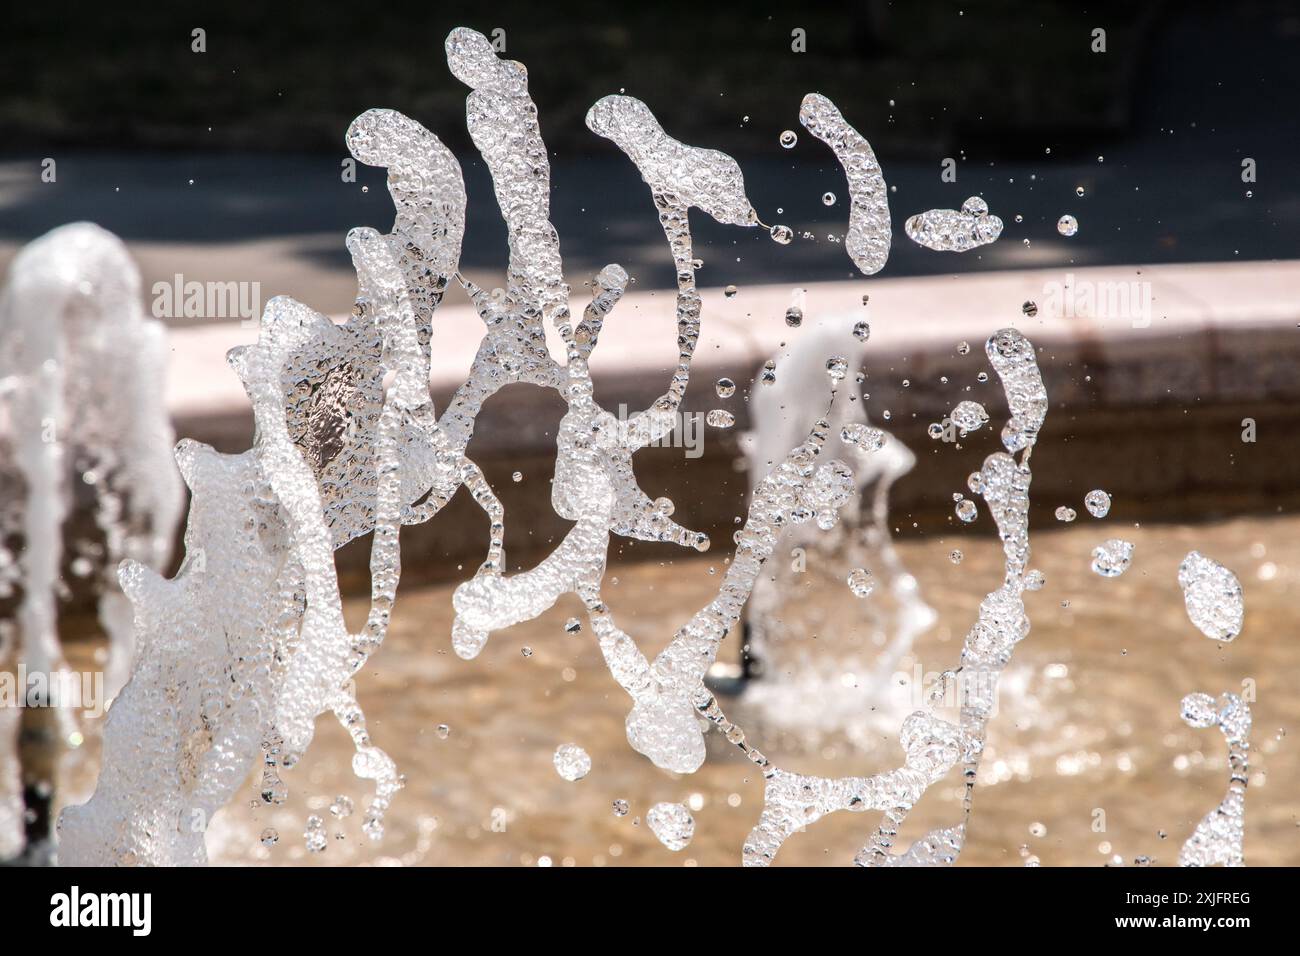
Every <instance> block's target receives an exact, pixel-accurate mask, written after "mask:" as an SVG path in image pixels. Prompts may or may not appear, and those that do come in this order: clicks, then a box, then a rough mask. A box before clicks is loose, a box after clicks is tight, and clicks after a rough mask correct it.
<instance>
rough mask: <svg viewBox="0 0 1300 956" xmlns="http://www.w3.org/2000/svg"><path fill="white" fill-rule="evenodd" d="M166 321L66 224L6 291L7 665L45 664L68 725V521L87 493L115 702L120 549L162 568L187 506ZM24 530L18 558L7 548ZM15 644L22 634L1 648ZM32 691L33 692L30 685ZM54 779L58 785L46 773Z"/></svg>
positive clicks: (10, 736) (1, 351)
mask: <svg viewBox="0 0 1300 956" xmlns="http://www.w3.org/2000/svg"><path fill="white" fill-rule="evenodd" d="M166 354H167V346H166V333H165V331H164V329H163V327H162V325H161V324H160V323H158V322H156V321H154V320H153V319H150V318H148V317H147V316H146V315H145V314H144V312H143V309H142V307H141V300H140V274H139V272H138V270H137V269H136V267H135V263H134V262H132V261H131V258H130V256H129V255H128V254H127V252H126V248H125V247H124V246H123V245H122V243H121V242H120V241H119V240H118V239H117V237H115V236H113V235H112V234H111V233H108V232H106V231H105V230H103V229H100V228H99V227H98V226H94V225H91V224H89V223H74V224H72V225H68V226H63V227H60V228H58V229H55V230H54V231H52V232H50V233H48V234H47V235H45V236H42V237H41V238H40V239H37V240H36V241H34V242H32V243H31V244H30V245H28V246H26V247H25V248H24V249H23V250H22V251H21V252H19V254H18V255H17V256H16V257H15V258H14V261H13V263H12V264H11V266H10V271H9V279H8V283H7V285H6V287H5V289H4V292H3V295H2V296H0V450H2V451H3V452H4V454H3V458H4V460H6V461H12V462H13V464H14V467H15V468H16V470H17V475H16V476H10V477H13V478H16V479H17V480H18V481H19V482H20V484H21V489H20V491H19V494H17V495H15V496H14V497H12V498H10V499H8V500H7V501H5V502H4V503H3V504H2V505H0V596H8V595H9V594H12V593H14V592H15V590H20V591H21V595H22V600H21V604H20V605H19V609H18V616H17V639H16V640H6V638H5V636H4V635H0V662H4V661H5V659H6V658H9V659H10V660H11V661H12V662H13V663H14V664H17V663H19V662H21V663H22V664H23V665H24V667H25V668H26V671H27V672H28V673H29V674H34V673H38V674H41V675H44V676H45V678H46V682H47V684H48V686H49V687H50V692H51V698H50V699H48V700H43V701H37V702H35V703H37V704H39V705H40V706H51V707H55V708H57V713H58V722H59V725H60V727H61V731H62V734H63V736H64V737H65V738H67V737H68V736H69V735H70V734H71V733H72V732H73V728H74V727H75V718H74V717H73V716H72V715H71V713H70V712H69V711H68V710H67V709H66V708H67V707H70V706H77V705H79V706H82V707H91V706H92V705H94V706H103V705H104V704H105V703H106V701H66V700H60V699H58V692H59V689H60V688H61V687H63V686H69V684H68V683H67V682H64V681H61V680H59V677H60V675H64V674H65V673H66V666H65V662H64V657H63V650H62V647H61V645H60V642H59V632H58V612H57V603H58V598H59V595H60V593H61V591H62V590H63V589H64V588H65V584H64V582H63V580H62V566H63V564H64V562H65V556H64V554H63V542H64V529H63V526H64V522H65V520H66V519H67V518H68V517H69V516H70V515H71V514H72V512H73V509H74V506H75V502H76V499H77V498H78V497H79V495H78V492H81V493H82V496H84V491H85V489H89V491H90V492H91V495H92V496H93V503H94V504H93V516H94V519H95V524H96V528H97V531H98V534H99V536H100V537H101V538H102V541H84V540H77V541H76V546H77V555H76V557H74V558H73V559H72V560H71V562H70V567H71V570H72V573H73V574H74V575H76V576H79V577H83V578H90V576H91V575H94V574H96V573H98V574H100V575H102V578H101V580H98V581H94V582H93V584H94V585H95V586H96V587H97V590H98V591H99V620H100V624H101V625H102V626H103V628H104V631H105V632H106V634H107V635H108V647H109V656H108V663H107V668H106V671H107V672H106V675H105V680H104V687H103V690H104V695H105V697H107V698H109V699H111V698H113V697H114V696H115V695H116V694H117V693H118V691H119V690H120V689H121V687H122V685H123V684H124V683H125V682H126V679H127V676H128V674H129V673H130V669H131V662H132V658H133V656H134V641H133V631H132V622H131V609H130V606H129V604H128V603H127V601H126V598H125V597H124V595H123V593H122V591H121V589H120V588H119V587H118V584H117V579H116V568H117V565H118V563H119V562H120V561H123V560H131V561H138V562H141V563H143V564H145V565H148V566H150V567H153V568H161V567H162V566H163V565H164V564H165V563H166V562H167V560H168V558H169V556H170V554H171V547H172V539H173V536H174V535H175V531H176V524H177V521H178V520H179V518H180V511H181V506H182V490H181V485H180V478H179V475H178V474H177V472H176V469H175V468H174V467H173V465H172V463H171V461H170V459H169V456H168V455H167V449H168V447H169V446H170V445H171V443H172V441H173V435H172V428H171V422H170V420H169V418H168V416H167V410H166V407H165V406H164V403H163V394H164V371H165V364H166ZM15 539H17V540H21V543H22V548H21V551H20V552H19V553H17V554H15V553H13V552H11V551H9V550H8V549H7V547H6V545H12V544H13V543H14V541H15ZM7 645H12V646H7ZM23 690H25V688H24V689H23ZM19 720H20V712H18V711H14V712H13V713H8V714H6V715H5V717H4V719H3V721H2V724H3V725H2V726H0V766H2V767H4V770H3V771H2V772H0V858H3V857H5V856H8V855H12V853H14V852H16V851H17V850H19V849H21V839H20V838H21V833H22V826H21V811H22V806H21V795H20V794H19V793H18V791H17V769H16V768H17V767H18V765H19V756H18V753H17V746H16V744H17V737H16V735H17V727H18V723H19ZM49 783H50V784H51V786H53V785H54V784H55V781H52V780H51V781H49Z"/></svg>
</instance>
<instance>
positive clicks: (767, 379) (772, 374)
mask: <svg viewBox="0 0 1300 956" xmlns="http://www.w3.org/2000/svg"><path fill="white" fill-rule="evenodd" d="M758 381H759V382H760V383H761V384H763V385H775V384H776V363H775V362H773V361H772V360H771V359H768V360H767V361H766V362H764V363H763V370H762V371H761V372H760V373H759V375H758Z"/></svg>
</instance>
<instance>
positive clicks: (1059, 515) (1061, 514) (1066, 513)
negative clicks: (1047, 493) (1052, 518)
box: [1056, 505, 1078, 522]
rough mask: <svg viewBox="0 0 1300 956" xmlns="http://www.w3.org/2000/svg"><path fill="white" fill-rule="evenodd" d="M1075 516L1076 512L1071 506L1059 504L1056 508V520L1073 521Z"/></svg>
mask: <svg viewBox="0 0 1300 956" xmlns="http://www.w3.org/2000/svg"><path fill="white" fill-rule="evenodd" d="M1077 516H1078V512H1076V511H1075V510H1074V509H1073V508H1067V507H1066V506H1065V505H1061V507H1059V508H1057V509H1056V520H1057V521H1065V522H1070V521H1073V520H1074V519H1075V518H1076V517H1077Z"/></svg>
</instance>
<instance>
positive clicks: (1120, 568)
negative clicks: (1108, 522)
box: [1092, 538, 1133, 578]
mask: <svg viewBox="0 0 1300 956" xmlns="http://www.w3.org/2000/svg"><path fill="white" fill-rule="evenodd" d="M1132 561H1133V545H1132V544H1131V543H1130V542H1128V541H1124V540H1122V539H1121V538H1108V539H1106V540H1105V541H1103V542H1102V543H1101V544H1099V545H1097V547H1095V548H1093V549H1092V570H1093V571H1094V572H1095V573H1097V574H1100V575H1101V576H1102V577H1103V578H1114V577H1119V576H1120V575H1121V574H1123V573H1124V572H1125V571H1127V570H1128V567H1129V565H1130V564H1131V563H1132Z"/></svg>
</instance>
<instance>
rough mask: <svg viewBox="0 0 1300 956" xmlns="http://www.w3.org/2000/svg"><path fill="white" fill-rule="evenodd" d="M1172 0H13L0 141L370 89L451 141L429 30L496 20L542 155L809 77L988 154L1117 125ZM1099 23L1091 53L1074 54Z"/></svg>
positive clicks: (335, 127) (163, 141) (749, 140)
mask: <svg viewBox="0 0 1300 956" xmlns="http://www.w3.org/2000/svg"><path fill="white" fill-rule="evenodd" d="M1188 6H1189V5H1187V4H1173V5H1164V4H1158V3H1129V4H1123V5H1120V4H1114V5H1103V6H1101V7H1097V6H1091V7H1088V8H1084V7H1083V6H1082V5H1076V4H1065V3H1048V2H1043V0H1002V2H982V3H977V2H954V3H920V2H903V0H897V2H887V0H859V2H845V3H839V4H831V5H826V6H824V7H815V6H808V5H802V4H794V3H786V4H780V5H777V4H765V3H750V4H746V5H744V6H728V5H720V4H716V3H709V2H707V0H655V2H646V3H629V2H626V0H624V2H610V0H603V2H594V0H587V2H576V3H564V4H560V3H544V2H519V0H502V2H496V3H486V2H483V3H477V4H472V5H464V7H463V8H459V9H456V8H453V6H452V5H449V4H438V3H428V4H424V5H421V6H410V7H408V6H405V5H399V6H393V5H389V4H384V3H361V2H354V3H344V4H326V3H260V4H255V5H254V4H250V5H248V6H246V7H244V8H242V9H237V8H231V7H228V6H226V5H222V6H220V7H215V6H213V7H208V8H204V7H202V6H198V5H189V4H184V3H168V4H162V5H156V6H155V5H149V4H125V3H118V4H82V5H77V6H70V7H66V8H64V7H61V6H60V5H59V4H48V3H25V4H22V5H21V6H19V5H15V4H10V10H9V13H8V18H7V19H8V22H7V23H6V24H5V28H4V29H5V39H4V47H5V49H4V54H5V55H4V57H3V58H0V137H2V138H0V142H3V144H4V146H3V149H4V151H5V152H39V151H40V150H42V149H44V148H46V147H48V146H61V147H93V148H107V149H114V150H122V149H152V150H157V149H186V150H190V149H202V150H213V149H218V150H219V149H230V150H234V149H250V148H252V149H273V150H310V151H315V150H336V149H339V148H340V147H341V144H342V134H343V130H344V129H346V127H347V124H348V122H349V121H350V120H351V119H352V118H353V117H354V116H356V115H357V114H358V113H359V112H361V111H363V110H364V109H366V108H368V107H372V106H377V105H382V106H390V107H393V108H397V109H400V110H402V111H403V112H406V113H408V114H410V115H411V116H414V117H416V118H418V119H419V120H420V121H421V122H422V123H424V124H425V125H426V126H428V127H429V128H431V129H433V130H434V131H435V132H437V133H438V134H439V135H440V136H442V137H443V138H444V139H445V140H446V141H447V142H448V144H449V145H450V146H451V147H452V148H453V149H456V150H461V149H465V148H468V147H469V143H468V140H467V137H466V135H465V133H464V119H463V113H464V96H465V92H466V91H465V89H464V87H463V86H462V85H461V84H460V83H459V82H458V81H457V80H455V78H454V77H452V76H451V75H450V73H449V72H448V70H447V67H446V63H445V60H444V56H443V48H442V47H443V40H444V39H445V37H446V35H447V32H448V30H449V29H450V28H451V27H453V26H456V25H465V26H471V27H474V28H475V29H478V30H480V31H482V32H484V33H490V32H491V31H492V30H494V29H496V28H501V29H503V30H505V36H506V54H507V55H508V56H510V57H512V58H515V59H519V60H522V61H524V62H525V63H527V64H528V66H529V68H530V82H531V87H532V92H533V96H534V99H536V101H537V102H538V104H539V107H540V110H541V115H542V122H543V132H544V133H545V135H546V137H547V142H548V144H549V145H550V146H551V148H553V149H556V150H557V151H559V152H565V151H569V150H575V149H578V150H583V151H588V150H592V149H593V148H596V149H604V148H606V147H605V146H604V145H603V144H600V143H599V141H598V140H597V139H596V137H594V136H593V135H592V134H591V133H589V132H588V131H587V130H586V128H585V126H584V125H583V122H582V120H583V116H584V114H585V113H586V110H587V108H588V107H589V106H590V105H591V104H592V103H593V102H594V101H595V100H596V99H598V98H599V97H600V96H603V95H605V94H607V93H612V92H617V91H619V90H621V89H623V90H626V92H628V93H630V94H632V95H635V96H638V97H640V98H642V99H644V100H646V101H647V102H648V103H649V104H650V105H651V107H652V108H653V109H655V110H656V112H658V113H659V115H660V116H662V117H664V118H665V122H666V125H667V127H668V129H669V130H670V132H672V133H673V134H674V135H676V136H677V137H679V138H681V139H683V140H686V141H688V142H695V143H699V144H707V145H710V146H714V147H717V148H720V149H724V150H728V151H731V152H735V153H740V154H744V153H747V152H752V151H754V150H756V149H758V148H764V149H766V148H768V147H770V145H771V143H770V141H771V139H772V137H773V132H772V126H773V124H777V125H776V128H777V129H778V130H779V129H780V128H781V127H782V126H785V125H789V126H795V125H796V123H797V109H798V105H799V100H800V98H801V97H802V95H803V94H804V93H806V92H809V91H811V90H818V91H820V92H823V93H825V94H827V95H828V96H830V97H831V98H832V99H833V100H834V101H835V102H836V103H837V104H838V105H839V106H840V107H841V109H843V111H844V112H845V114H846V115H848V116H850V117H852V121H853V122H854V123H855V124H856V125H858V126H859V127H860V128H863V129H872V130H877V131H880V130H884V129H888V135H887V136H883V137H881V143H880V145H879V146H878V147H877V148H878V149H881V151H882V152H884V153H887V154H893V155H900V154H901V155H922V154H924V155H927V156H930V155H934V154H935V153H936V151H938V153H939V155H943V154H944V151H945V150H950V149H951V148H954V147H955V146H956V145H957V144H960V145H961V146H962V147H964V148H970V147H971V146H975V145H978V144H979V143H981V142H989V141H994V140H996V141H997V142H998V143H999V144H1000V150H999V151H1000V153H1001V154H1002V155H1003V156H1004V157H1006V155H1007V153H1008V152H1009V151H1010V152H1012V153H1014V151H1015V144H1016V143H1017V141H1018V139H1019V138H1021V137H1018V135H1017V134H1022V133H1027V132H1032V133H1034V134H1036V135H1035V136H1034V137H1023V138H1024V139H1026V140H1027V141H1026V143H1025V146H1024V149H1025V150H1026V151H1028V150H1030V149H1033V148H1036V147H1037V146H1038V144H1039V143H1040V142H1041V141H1042V140H1043V137H1044V136H1050V137H1051V139H1052V141H1053V142H1056V143H1058V144H1060V145H1061V147H1063V148H1067V149H1068V148H1069V146H1070V144H1072V143H1085V142H1086V143H1087V144H1088V146H1089V148H1092V147H1094V146H1095V145H1096V144H1097V143H1098V142H1102V141H1105V139H1106V138H1108V137H1113V136H1116V135H1120V134H1122V133H1123V131H1124V129H1125V127H1126V125H1127V124H1128V123H1130V122H1131V116H1132V106H1133V102H1134V99H1135V89H1134V87H1135V84H1136V82H1137V78H1138V76H1139V72H1140V68H1141V63H1142V57H1143V52H1144V50H1145V49H1146V47H1147V45H1148V43H1149V40H1150V37H1151V35H1152V34H1153V32H1155V31H1159V30H1160V29H1161V27H1162V23H1164V22H1165V21H1167V20H1168V18H1169V17H1171V16H1175V15H1177V14H1179V13H1180V12H1185V11H1186V9H1187V7H1188ZM1265 6H1270V5H1265ZM1098 26H1100V27H1103V28H1105V30H1106V31H1107V52H1106V54H1105V55H1097V54H1094V53H1092V52H1091V51H1090V43H1091V31H1092V30H1093V28H1094V27H1098ZM194 27H202V28H204V29H205V30H206V31H207V52H206V53H202V54H199V53H194V52H191V49H190V43H191V37H190V31H191V30H192V29H193V28H194ZM795 27H801V28H803V29H804V30H805V31H806V33H807V52H806V53H795V52H792V51H791V31H792V30H793V29H794V28H795ZM891 100H894V101H895V104H896V105H895V106H894V107H892V108H891V106H890V101H891ZM746 115H748V116H750V117H751V122H750V123H749V124H746V123H744V122H743V121H742V118H743V117H744V116H746ZM209 127H211V132H209ZM872 139H873V142H875V141H876V136H873V137H872ZM1030 139H1032V143H1030V142H1028V140H1030Z"/></svg>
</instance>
